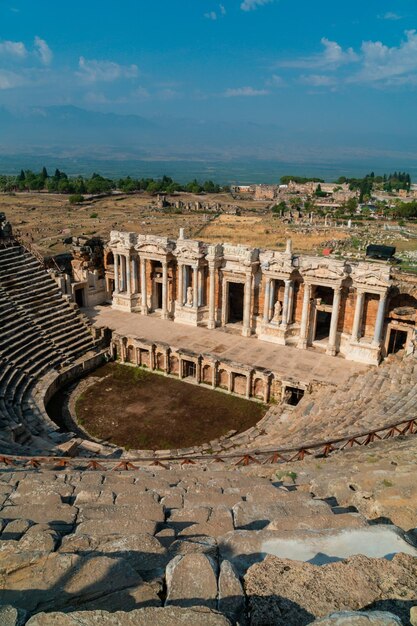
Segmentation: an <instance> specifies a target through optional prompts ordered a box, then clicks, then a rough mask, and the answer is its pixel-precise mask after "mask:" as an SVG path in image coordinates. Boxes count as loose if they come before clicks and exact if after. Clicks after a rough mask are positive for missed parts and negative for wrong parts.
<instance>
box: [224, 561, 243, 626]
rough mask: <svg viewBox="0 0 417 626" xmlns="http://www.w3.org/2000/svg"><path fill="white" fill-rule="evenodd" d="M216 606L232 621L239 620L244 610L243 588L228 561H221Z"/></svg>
mask: <svg viewBox="0 0 417 626" xmlns="http://www.w3.org/2000/svg"><path fill="white" fill-rule="evenodd" d="M218 608H219V610H220V611H221V612H222V613H224V614H225V615H227V616H228V617H230V619H232V620H234V621H236V620H239V618H240V617H241V616H242V615H243V614H244V611H245V596H244V593H243V588H242V585H241V582H240V580H239V578H238V576H237V574H236V572H235V570H234V568H233V565H232V564H231V563H230V562H229V561H223V562H222V564H221V566H220V574H219V601H218Z"/></svg>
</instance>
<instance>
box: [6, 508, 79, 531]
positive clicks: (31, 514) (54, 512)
mask: <svg viewBox="0 0 417 626" xmlns="http://www.w3.org/2000/svg"><path fill="white" fill-rule="evenodd" d="M77 512H78V509H76V508H75V507H73V506H70V505H69V504H60V505H53V506H47V505H42V504H33V505H31V504H25V505H16V506H4V507H3V508H2V509H1V511H0V519H7V520H14V519H27V520H30V521H32V522H35V524H49V525H50V526H51V528H54V529H56V530H60V529H66V528H67V527H68V526H72V524H73V523H74V521H75V517H76V515H77Z"/></svg>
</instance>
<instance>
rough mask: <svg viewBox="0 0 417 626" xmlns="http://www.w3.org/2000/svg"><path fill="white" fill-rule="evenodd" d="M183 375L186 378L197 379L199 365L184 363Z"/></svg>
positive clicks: (189, 362)
mask: <svg viewBox="0 0 417 626" xmlns="http://www.w3.org/2000/svg"><path fill="white" fill-rule="evenodd" d="M182 368H183V369H182V373H183V377H184V378H196V376H197V365H196V364H195V363H194V361H185V360H184V361H183V362H182Z"/></svg>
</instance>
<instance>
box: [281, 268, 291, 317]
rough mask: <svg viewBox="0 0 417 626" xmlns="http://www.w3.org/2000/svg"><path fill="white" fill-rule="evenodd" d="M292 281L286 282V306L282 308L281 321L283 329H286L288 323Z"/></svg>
mask: <svg viewBox="0 0 417 626" xmlns="http://www.w3.org/2000/svg"><path fill="white" fill-rule="evenodd" d="M291 282H292V281H291V280H290V279H286V280H285V291H284V304H283V306H282V319H281V328H286V327H287V323H288V305H289V300H290V286H291Z"/></svg>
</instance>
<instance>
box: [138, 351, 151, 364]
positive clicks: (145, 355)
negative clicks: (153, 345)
mask: <svg viewBox="0 0 417 626" xmlns="http://www.w3.org/2000/svg"><path fill="white" fill-rule="evenodd" d="M139 352H140V362H139V365H142V367H150V366H151V358H150V354H149V350H147V349H146V348H140V351H139Z"/></svg>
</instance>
